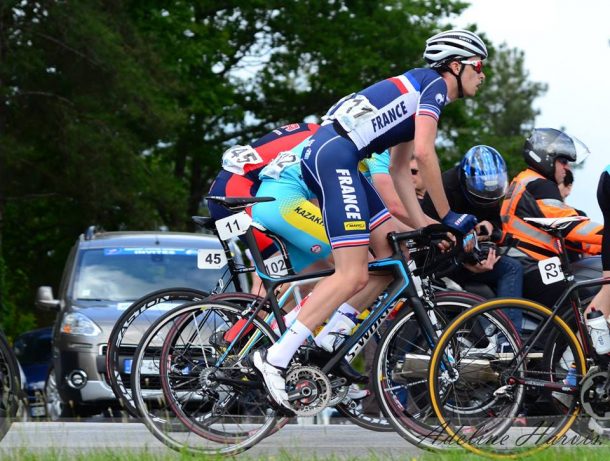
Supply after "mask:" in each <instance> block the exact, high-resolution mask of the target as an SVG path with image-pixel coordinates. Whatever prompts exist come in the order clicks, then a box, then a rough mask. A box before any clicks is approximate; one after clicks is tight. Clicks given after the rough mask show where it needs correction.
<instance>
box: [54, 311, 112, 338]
mask: <svg viewBox="0 0 610 461" xmlns="http://www.w3.org/2000/svg"><path fill="white" fill-rule="evenodd" d="M60 331H61V332H62V333H64V334H67V335H81V336H97V335H99V334H100V333H101V332H102V330H101V329H100V327H98V326H97V325H96V324H95V322H94V321H93V320H91V319H90V318H89V317H87V316H86V315H84V314H80V313H78V312H73V313H71V314H68V315H66V316H65V317H64V318H63V320H62V322H61V330H60Z"/></svg>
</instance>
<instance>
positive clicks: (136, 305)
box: [106, 287, 209, 418]
mask: <svg viewBox="0 0 610 461" xmlns="http://www.w3.org/2000/svg"><path fill="white" fill-rule="evenodd" d="M207 296H209V293H207V292H205V291H200V290H195V289H193V288H183V287H177V288H170V289H163V290H158V291H154V292H152V293H148V294H147V295H145V296H143V297H141V298H140V299H138V300H137V301H134V302H133V303H132V304H131V305H130V306H129V307H128V308H127V309H126V310H125V312H123V314H121V316H120V317H119V319H118V320H117V321H116V323H115V325H114V327H113V329H112V331H111V332H110V336H109V337H108V343H107V347H106V376H107V380H108V383H109V384H110V387H111V388H112V391H113V392H114V395H115V396H116V397H117V399H118V400H119V403H120V405H121V407H122V408H123V409H124V410H126V411H127V412H128V413H129V414H130V415H131V416H133V417H136V418H137V417H139V415H138V412H137V410H136V407H135V405H134V403H133V400H132V398H131V391H130V389H129V380H128V375H129V373H126V372H125V365H124V364H125V360H128V358H129V356H133V353H134V352H135V350H136V348H137V342H139V340H140V338H138V339H137V342H136V343H133V344H132V343H128V344H124V340H125V338H126V336H127V333H128V330H129V329H130V327H131V326H132V325H133V324H134V323H135V322H136V321H137V320H138V319H140V321H141V320H142V319H143V315H144V313H145V312H146V311H148V310H149V309H153V308H156V307H157V306H159V305H161V304H164V303H171V304H176V303H179V304H183V303H187V302H193V301H198V300H202V299H204V298H206V297H207ZM155 318H156V317H155ZM152 320H154V319H152ZM148 326H150V324H148ZM148 326H146V328H148ZM146 328H143V329H140V330H141V332H142V333H144V331H146Z"/></svg>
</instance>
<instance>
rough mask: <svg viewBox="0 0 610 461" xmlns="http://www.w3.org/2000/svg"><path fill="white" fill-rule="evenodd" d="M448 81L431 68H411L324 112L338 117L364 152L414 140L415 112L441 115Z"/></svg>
mask: <svg viewBox="0 0 610 461" xmlns="http://www.w3.org/2000/svg"><path fill="white" fill-rule="evenodd" d="M447 102H448V100H447V85H446V84H445V81H444V80H443V78H442V77H441V75H440V74H439V73H438V72H436V71H435V70H432V69H412V70H410V71H408V72H405V73H404V74H401V75H399V76H397V77H391V78H388V79H385V80H381V81H380V82H377V83H375V84H373V85H371V86H369V87H368V88H365V89H364V90H362V91H360V92H358V93H354V94H351V95H349V96H347V97H345V98H343V99H341V100H340V101H339V102H338V103H337V104H335V105H334V106H333V107H332V108H331V109H330V110H329V111H328V113H327V115H326V116H325V119H326V120H327V121H330V120H332V121H336V122H337V123H338V124H339V125H340V127H341V128H342V129H343V130H344V131H345V134H346V135H347V136H348V137H349V139H351V140H352V142H353V143H354V144H355V145H356V147H357V149H358V151H360V152H361V154H362V156H368V155H370V154H371V153H373V152H383V151H384V150H386V149H388V148H390V147H392V146H395V145H397V144H400V143H402V142H406V141H411V140H412V139H413V137H414V135H415V116H416V115H427V116H430V117H432V118H434V119H435V120H438V119H439V116H440V114H441V110H442V109H443V107H444V106H445V104H446V103H447Z"/></svg>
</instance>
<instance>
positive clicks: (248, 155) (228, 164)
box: [222, 145, 263, 175]
mask: <svg viewBox="0 0 610 461" xmlns="http://www.w3.org/2000/svg"><path fill="white" fill-rule="evenodd" d="M262 162H263V158H262V157H261V156H260V155H258V152H256V151H255V150H254V149H253V148H252V147H250V146H239V145H238V146H233V147H231V148H229V149H227V150H226V151H225V152H224V154H222V167H223V168H224V169H225V170H227V171H228V172H230V173H235V174H238V175H243V174H244V168H245V166H246V165H257V164H259V163H262Z"/></svg>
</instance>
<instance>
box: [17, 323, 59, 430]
mask: <svg viewBox="0 0 610 461" xmlns="http://www.w3.org/2000/svg"><path fill="white" fill-rule="evenodd" d="M52 337H53V328H51V327H45V328H38V329H37V330H32V331H27V332H25V333H22V334H21V335H19V336H17V338H16V339H15V342H14V343H13V350H14V351H15V355H16V356H17V359H18V360H19V364H20V365H21V369H22V371H23V376H24V377H25V380H24V382H23V388H24V390H25V391H26V394H27V403H28V413H29V416H31V417H34V418H37V417H42V416H46V414H47V410H46V407H45V398H44V387H45V384H46V381H47V377H48V375H49V370H50V369H51V358H52V352H51V339H52Z"/></svg>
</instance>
